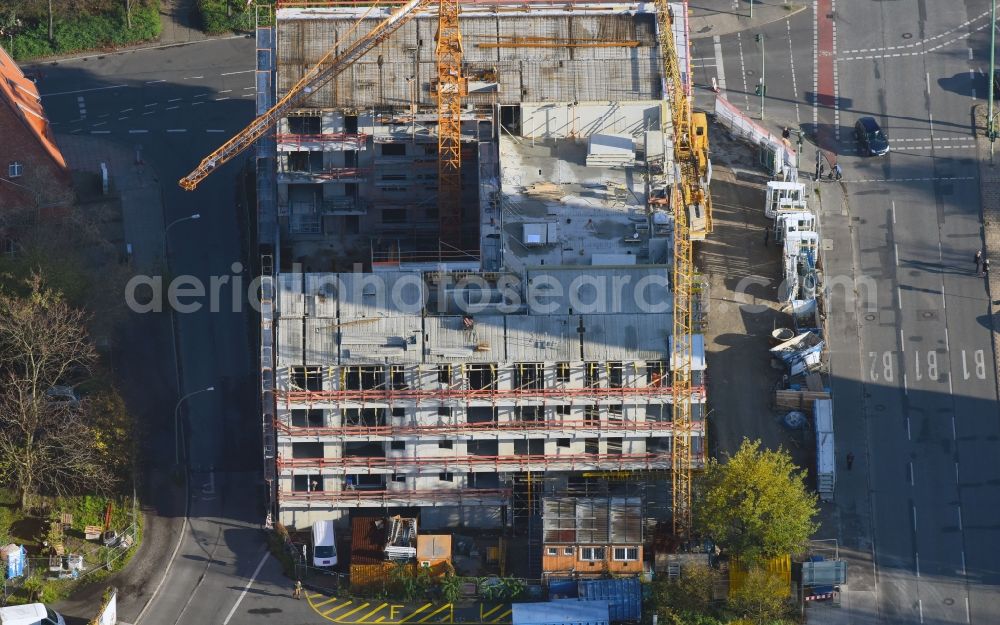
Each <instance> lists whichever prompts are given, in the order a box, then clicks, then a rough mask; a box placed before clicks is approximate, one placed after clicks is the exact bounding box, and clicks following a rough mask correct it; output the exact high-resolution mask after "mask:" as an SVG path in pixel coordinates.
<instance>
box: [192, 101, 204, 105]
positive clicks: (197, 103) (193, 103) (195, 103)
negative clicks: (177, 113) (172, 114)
mask: <svg viewBox="0 0 1000 625" xmlns="http://www.w3.org/2000/svg"><path fill="white" fill-rule="evenodd" d="M199 104H204V102H192V103H191V106H198V105H199Z"/></svg>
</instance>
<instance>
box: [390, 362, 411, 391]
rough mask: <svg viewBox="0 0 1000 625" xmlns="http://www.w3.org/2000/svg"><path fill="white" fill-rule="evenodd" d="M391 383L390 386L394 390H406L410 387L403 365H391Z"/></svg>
mask: <svg viewBox="0 0 1000 625" xmlns="http://www.w3.org/2000/svg"><path fill="white" fill-rule="evenodd" d="M389 384H390V388H391V389H392V390H394V391H405V390H406V389H407V388H408V387H407V384H406V371H405V370H404V369H403V365H390V366H389Z"/></svg>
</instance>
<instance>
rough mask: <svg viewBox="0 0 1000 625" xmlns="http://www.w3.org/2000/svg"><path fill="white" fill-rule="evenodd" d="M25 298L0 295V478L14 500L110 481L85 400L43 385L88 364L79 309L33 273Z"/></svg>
mask: <svg viewBox="0 0 1000 625" xmlns="http://www.w3.org/2000/svg"><path fill="white" fill-rule="evenodd" d="M28 287H29V288H28V292H27V294H26V295H25V296H18V295H15V294H10V293H0V370H2V377H0V380H2V387H0V477H2V478H3V479H4V480H5V481H6V482H7V483H9V484H11V485H12V486H14V487H15V488H16V489H17V490H18V491H19V493H20V495H21V503H22V505H26V504H27V502H28V497H29V496H30V495H32V494H34V493H38V492H53V493H56V494H63V493H67V492H71V491H74V490H78V489H81V488H88V489H96V490H103V488H104V487H105V486H108V485H109V482H110V479H109V477H108V474H107V472H106V470H105V468H104V464H103V463H102V462H101V454H100V452H99V451H98V449H97V444H96V442H97V437H96V436H95V433H94V432H93V431H92V430H91V428H90V427H89V426H88V425H87V422H86V420H85V419H84V415H85V414H86V410H85V405H84V404H83V403H82V402H80V401H76V400H67V399H65V398H62V397H56V396H53V394H51V393H50V392H49V391H50V390H51V389H52V388H53V387H55V386H57V385H61V384H67V383H70V382H72V381H74V379H79V378H81V377H82V376H83V375H85V374H86V373H87V371H88V369H89V367H90V365H91V364H92V363H93V362H94V359H95V353H94V349H93V346H92V345H91V344H90V343H89V341H88V340H87V333H86V330H85V326H84V322H85V316H84V314H83V313H82V312H80V311H78V310H75V309H73V308H72V307H71V306H69V305H68V304H66V302H65V301H64V300H63V298H62V297H61V296H60V295H59V294H58V293H55V292H54V291H51V290H48V289H46V288H45V287H44V286H43V285H42V281H41V279H40V278H39V277H38V276H37V275H36V276H33V278H32V280H31V281H30V282H29V284H28Z"/></svg>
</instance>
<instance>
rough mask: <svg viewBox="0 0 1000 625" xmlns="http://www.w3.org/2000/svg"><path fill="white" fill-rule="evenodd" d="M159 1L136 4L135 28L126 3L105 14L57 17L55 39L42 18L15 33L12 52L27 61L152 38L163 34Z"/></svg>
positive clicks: (133, 14) (152, 0) (133, 8)
mask: <svg viewBox="0 0 1000 625" xmlns="http://www.w3.org/2000/svg"><path fill="white" fill-rule="evenodd" d="M159 4H160V3H159V0H149V2H148V3H147V4H138V3H137V4H136V5H135V6H133V7H132V27H131V28H129V27H128V25H127V20H126V16H125V8H124V7H122V6H115V8H114V9H112V10H110V11H108V12H104V13H93V14H88V13H82V14H78V15H73V16H56V19H55V23H54V25H53V29H52V30H53V33H52V34H53V37H52V41H49V37H48V26H47V24H46V22H45V20H44V19H40V20H38V21H37V22H35V23H34V24H31V25H29V26H28V27H27V28H25V29H24V30H22V31H21V32H19V33H17V34H15V35H14V36H13V38H12V40H10V43H9V45H10V51H11V54H13V55H14V58H15V59H17V60H25V59H30V58H34V57H39V56H46V55H51V54H67V53H71V52H82V51H85V50H95V49H102V48H110V47H114V46H124V45H129V44H134V43H139V42H142V41H149V40H150V39H155V38H156V37H158V36H159V35H160V6H159Z"/></svg>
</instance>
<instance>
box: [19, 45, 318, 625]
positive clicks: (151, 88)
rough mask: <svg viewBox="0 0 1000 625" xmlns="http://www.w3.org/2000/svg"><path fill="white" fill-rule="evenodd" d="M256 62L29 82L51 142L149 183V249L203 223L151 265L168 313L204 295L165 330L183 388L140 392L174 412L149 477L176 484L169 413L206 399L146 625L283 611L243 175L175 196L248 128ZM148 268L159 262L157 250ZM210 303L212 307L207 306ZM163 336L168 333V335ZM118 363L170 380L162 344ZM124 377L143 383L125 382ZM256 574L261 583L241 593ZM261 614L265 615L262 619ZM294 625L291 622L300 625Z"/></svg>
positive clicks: (143, 63) (214, 58)
mask: <svg viewBox="0 0 1000 625" xmlns="http://www.w3.org/2000/svg"><path fill="white" fill-rule="evenodd" d="M253 62H254V43H253V40H252V39H227V40H218V41H211V42H202V43H196V44H191V45H187V46H182V47H173V48H167V49H162V50H147V51H140V52H133V53H127V54H120V55H106V56H101V57H92V58H88V59H85V60H77V61H68V62H60V63H57V64H46V65H42V66H39V67H35V68H31V69H32V70H34V71H36V72H37V73H39V74H40V76H41V77H40V80H39V86H40V89H41V91H42V94H43V98H44V104H45V106H46V110H47V113H48V115H49V117H50V119H51V120H52V121H53V124H54V126H55V128H56V130H57V132H59V133H68V134H80V133H88V134H93V135H95V136H102V137H104V138H106V139H109V140H113V141H118V142H121V143H122V144H123V145H127V146H130V148H131V149H133V150H135V151H136V152H137V154H138V157H139V158H141V159H142V160H143V161H144V162H145V163H146V164H147V165H148V166H150V167H152V168H153V169H155V170H156V172H158V174H159V176H160V178H161V188H162V198H163V205H164V210H163V215H162V219H161V216H160V215H159V212H158V211H157V214H156V216H155V218H154V217H152V216H151V217H150V219H149V220H148V223H145V224H142V226H141V227H143V228H148V229H149V230H150V231H156V232H157V233H159V234H160V236H159V237H155V236H154V237H152V240H162V233H163V231H164V227H165V226H166V225H167V224H171V223H173V222H174V221H175V220H177V219H181V218H183V217H187V216H190V215H192V214H196V213H197V214H200V219H198V220H196V221H195V220H184V221H180V222H177V223H176V224H175V225H173V226H171V227H170V229H169V232H168V234H169V250H170V262H169V271H166V267H165V266H164V265H162V263H161V264H160V266H161V267H163V268H164V271H163V283H164V293H163V296H164V301H167V297H168V293H167V292H166V285H167V284H169V283H170V282H171V281H172V280H175V279H177V278H179V277H181V276H190V277H191V278H192V279H194V280H197V281H198V282H200V283H201V284H202V285H204V288H205V291H206V294H205V296H204V297H188V298H182V301H183V302H184V303H192V302H198V303H200V304H201V306H200V308H199V309H198V310H197V311H192V312H183V313H182V312H178V313H176V314H175V316H174V322H175V328H176V337H177V338H176V345H177V352H178V359H179V361H180V370H179V375H177V376H175V375H174V374H173V373H171V374H170V375H168V376H163V375H162V373H160V374H158V375H157V376H156V377H154V376H152V375H148V376H145V384H148V385H150V386H155V388H156V389H157V391H158V395H164V394H165V395H166V396H168V397H170V398H171V399H170V400H169V401H168V403H165V404H161V405H160V406H158V407H157V408H156V409H155V410H154V413H155V414H156V418H155V422H154V423H150V424H148V428H149V433H148V437H149V438H150V439H151V445H149V447H150V449H149V453H148V454H147V456H146V461H147V463H148V466H147V467H146V469H147V471H149V472H151V473H161V474H162V473H165V472H169V471H170V470H171V467H172V464H173V461H174V454H175V449H174V447H175V445H174V439H173V431H174V430H173V428H174V408H175V402H176V400H177V399H178V398H179V397H181V396H183V395H186V394H188V393H191V392H193V391H197V390H199V389H203V388H205V387H208V386H214V387H215V390H214V391H213V392H207V393H200V394H197V395H195V396H193V397H190V398H189V399H188V400H187V401H185V402H184V404H183V405H182V407H181V413H180V414H181V424H182V441H183V442H182V447H181V450H180V453H181V455H182V457H187V459H188V461H189V466H190V467H191V472H190V479H189V481H190V492H191V497H190V500H189V505H190V509H189V518H190V522H189V523H188V524H187V525H186V526H185V528H184V531H183V532H182V536H180V543H179V547H178V549H177V552H176V557H175V558H173V559H172V560H171V561H169V562H162V563H161V570H163V569H166V570H167V573H166V577H165V578H164V582H163V584H162V585H161V586H160V588H159V591H158V592H157V594H156V596H155V597H154V599H153V600H152V602H151V603H150V604H149V606H148V609H147V610H146V612H145V613H144V614H143V616H142V619H141V622H142V623H148V624H149V625H159V624H166V623H170V624H173V623H228V622H229V621H230V620H232V619H234V618H236V619H237V622H249V621H252V620H254V619H260V618H265V619H266V618H272V619H273V616H274V615H275V614H276V613H279V612H282V609H280V608H274V607H273V605H271V604H273V603H274V602H275V601H276V599H275V597H278V596H280V597H282V600H284V598H285V597H287V594H286V590H285V589H284V588H283V586H284V585H285V582H284V581H283V580H282V578H281V575H280V567H278V565H277V563H276V562H275V561H274V559H273V558H265V551H266V550H265V548H264V541H263V534H262V533H261V532H260V529H259V528H260V525H261V523H262V522H263V514H264V511H263V506H262V503H263V502H262V501H261V497H260V490H259V482H260V479H261V477H260V426H259V416H258V415H259V410H258V407H257V399H256V398H257V388H256V385H257V382H256V381H257V373H256V362H257V359H256V354H255V352H254V349H253V348H252V347H251V346H252V345H254V344H255V343H254V340H255V337H256V321H255V317H253V316H252V311H251V310H250V308H249V306H248V297H247V286H248V285H249V284H250V283H251V280H252V277H251V276H250V273H249V271H248V270H247V269H246V268H245V266H246V265H247V260H246V259H247V246H246V245H245V241H247V240H248V238H249V231H248V224H247V219H246V210H245V208H246V207H245V206H243V205H241V203H240V195H239V193H238V187H237V174H238V172H239V169H240V167H241V166H242V165H243V161H242V160H240V161H239V162H235V163H232V164H230V165H228V166H227V167H225V168H222V169H220V170H219V171H217V172H215V173H214V174H213V176H211V177H210V178H209V179H208V180H206V181H205V182H204V183H203V184H202V185H201V186H200V187H199V189H198V190H197V191H195V192H193V193H189V192H185V191H182V190H181V189H180V188H179V187H177V185H176V182H175V181H176V180H177V179H179V178H180V177H181V176H183V175H184V174H186V173H188V172H189V171H190V169H191V168H192V167H193V166H194V165H195V164H196V163H197V162H198V161H199V160H200V159H201V158H202V157H203V156H204V155H206V154H208V153H209V152H210V151H211V150H212V149H214V148H215V147H217V146H218V145H219V144H221V143H222V142H223V141H225V140H226V139H227V138H228V137H229V136H231V135H232V134H234V133H235V132H236V131H237V130H239V129H240V128H242V127H243V126H244V125H245V124H246V123H247V122H249V121H250V119H252V117H253V110H254V104H253V103H254V100H253V94H254V91H253V89H254V87H253V83H254V80H253V69H252V67H253V66H252V64H253ZM250 214H251V215H252V214H253V213H252V211H251V213H250ZM139 252H140V251H139V250H137V253H139ZM142 252H143V253H146V254H149V253H150V251H149V250H142ZM155 254H156V255H157V256H162V250H161V249H157V250H155ZM241 265H242V267H241ZM213 280H214V281H215V284H216V285H217V286H215V287H213V286H212V285H213ZM237 280H239V281H240V282H241V285H242V286H241V287H239V288H237V287H236V286H234V285H235V284H236V282H237ZM213 290H214V291H216V292H217V293H218V296H217V297H216V298H215V300H216V305H214V306H213V305H212V298H211V296H210V294H211V293H212V292H213ZM234 291H235V293H234ZM164 319H166V318H164ZM164 327H169V325H167V324H166V321H164ZM166 345H168V346H169V342H167V343H166ZM126 349H128V350H129V351H130V352H133V356H135V355H136V354H138V355H139V356H138V357H135V358H133V359H132V361H133V362H134V363H135V365H136V366H138V367H142V360H143V358H148V359H150V361H155V362H156V363H157V366H156V367H153V366H150V367H149V369H150V371H159V372H162V371H171V372H172V371H173V370H174V366H173V354H172V353H171V350H169V348H168V349H164V345H163V342H162V341H161V342H160V343H158V344H157V343H155V342H153V341H152V340H149V341H145V340H142V338H141V337H140V338H139V339H138V340H136V341H135V342H134V343H133V344H132V345H128V346H126ZM130 377H131V378H132V379H133V380H136V379H137V380H143V376H142V375H141V374H139V375H136V374H135V373H134V372H133V373H132V375H131V376H130ZM133 390H135V389H133ZM149 497H150V499H151V503H152V504H153V505H154V506H155V507H157V509H158V510H161V511H165V510H171V511H172V510H173V509H174V508H175V507H176V506H174V507H171V505H170V499H171V495H170V493H168V492H164V491H163V490H161V491H154V492H152V493H149ZM159 503H161V504H162V505H158V504H159ZM255 574H256V575H257V579H258V580H260V582H261V583H258V584H256V585H255V586H254V587H253V588H251V589H249V590H248V591H246V592H244V590H245V588H246V584H247V581H248V580H249V579H251V578H252V577H253V576H254V575H255ZM267 588H270V590H267ZM247 597H250V599H247ZM261 601H264V602H266V603H268V605H266V606H261V605H258V604H259V602H261ZM238 602H241V605H240V606H238V607H237V606H236V604H237V603H238ZM255 609H256V610H258V611H257V612H256V613H255V612H253V610H255ZM247 610H251V611H250V612H247ZM303 613H305V608H303ZM293 620H294V621H297V622H298V621H300V619H299V617H298V616H296V617H295V618H293Z"/></svg>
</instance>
